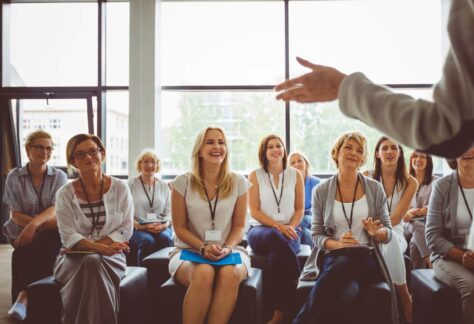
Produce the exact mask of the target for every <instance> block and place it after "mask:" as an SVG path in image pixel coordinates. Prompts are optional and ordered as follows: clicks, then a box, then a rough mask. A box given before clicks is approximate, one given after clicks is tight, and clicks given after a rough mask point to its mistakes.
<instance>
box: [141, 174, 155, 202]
mask: <svg viewBox="0 0 474 324" xmlns="http://www.w3.org/2000/svg"><path fill="white" fill-rule="evenodd" d="M140 181H141V183H142V187H143V191H145V195H146V198H147V199H148V203H149V204H150V211H151V210H152V209H153V202H154V201H155V181H156V179H155V178H153V194H152V196H151V199H150V196H148V192H147V191H146V188H145V184H144V183H143V179H142V176H140Z"/></svg>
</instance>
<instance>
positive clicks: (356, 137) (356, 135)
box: [331, 131, 368, 168]
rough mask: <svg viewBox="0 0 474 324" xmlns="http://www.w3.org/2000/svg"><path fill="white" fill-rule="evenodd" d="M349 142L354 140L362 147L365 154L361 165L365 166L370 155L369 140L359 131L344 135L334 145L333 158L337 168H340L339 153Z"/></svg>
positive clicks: (332, 149)
mask: <svg viewBox="0 0 474 324" xmlns="http://www.w3.org/2000/svg"><path fill="white" fill-rule="evenodd" d="M349 140H354V141H356V142H357V144H359V145H360V146H362V150H363V153H362V161H361V163H360V166H363V165H364V164H365V162H367V155H368V152H367V150H368V149H367V139H366V138H365V136H364V135H362V134H361V133H359V132H357V131H353V132H348V133H344V134H342V135H341V136H339V138H338V139H337V140H336V141H335V142H334V145H333V146H332V148H331V158H332V160H333V161H334V164H336V168H339V163H338V161H337V157H338V155H339V151H340V150H341V147H342V146H343V145H344V144H345V143H347V142H348V141H349Z"/></svg>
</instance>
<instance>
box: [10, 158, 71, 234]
mask: <svg viewBox="0 0 474 324" xmlns="http://www.w3.org/2000/svg"><path fill="white" fill-rule="evenodd" d="M47 168H48V169H47V171H46V177H45V178H44V181H45V183H44V185H43V192H42V193H41V197H40V198H39V197H38V195H37V194H36V192H35V188H34V187H33V185H32V182H31V180H30V176H29V174H28V170H27V167H26V166H24V167H19V168H14V169H12V170H10V172H9V173H8V176H7V179H6V181H5V192H4V194H3V203H4V204H6V205H7V206H8V207H9V209H10V210H12V211H18V212H21V213H23V214H26V215H29V216H31V217H35V216H36V215H38V214H41V213H42V212H43V211H44V210H46V209H48V208H49V207H51V206H54V205H55V204H56V192H57V191H58V189H59V188H60V187H61V186H63V185H65V184H66V183H67V176H66V174H65V173H64V172H63V171H61V170H59V169H56V168H55V167H52V166H49V165H48V166H47ZM22 231H23V227H22V226H20V225H17V224H15V222H13V220H12V219H11V218H10V219H9V220H7V221H6V223H5V225H4V227H3V233H4V234H5V236H6V238H7V239H9V240H14V239H16V238H17V237H18V235H20V233H21V232H22Z"/></svg>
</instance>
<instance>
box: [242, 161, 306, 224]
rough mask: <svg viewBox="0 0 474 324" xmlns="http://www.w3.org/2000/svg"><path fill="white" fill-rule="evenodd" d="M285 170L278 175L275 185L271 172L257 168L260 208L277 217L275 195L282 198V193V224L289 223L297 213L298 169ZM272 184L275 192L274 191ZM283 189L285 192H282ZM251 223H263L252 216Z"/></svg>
mask: <svg viewBox="0 0 474 324" xmlns="http://www.w3.org/2000/svg"><path fill="white" fill-rule="evenodd" d="M283 172H284V174H285V180H284V183H283V187H282V185H281V184H282V182H283ZM283 172H281V173H280V175H279V176H278V179H279V180H278V187H277V186H276V185H275V182H274V178H273V176H272V175H270V177H269V174H268V173H267V172H265V171H264V170H263V169H257V170H256V172H255V173H256V176H257V182H258V189H259V195H260V210H261V211H262V212H263V213H265V214H266V215H268V216H269V217H272V218H273V219H275V216H276V215H277V214H278V205H277V202H276V200H275V195H276V197H277V199H278V200H280V195H281V201H280V214H282V215H283V219H281V220H279V219H278V220H277V221H278V222H280V223H282V224H289V223H290V221H291V218H292V217H293V215H294V214H295V197H296V173H297V172H298V171H297V170H296V169H294V168H291V167H289V168H286V169H285V170H284V171H283ZM272 186H273V190H274V191H275V194H274V193H273V190H272ZM282 190H283V193H281V191H282ZM250 225H253V226H259V225H262V224H260V222H259V221H257V220H256V219H255V218H253V217H252V218H251V219H250Z"/></svg>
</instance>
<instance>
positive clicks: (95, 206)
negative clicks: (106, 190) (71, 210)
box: [73, 187, 105, 232]
mask: <svg viewBox="0 0 474 324" xmlns="http://www.w3.org/2000/svg"><path fill="white" fill-rule="evenodd" d="M73 188H74V187H73ZM75 194H76V193H75ZM76 197H77V194H76ZM77 200H78V201H79V206H80V207H81V211H82V213H83V214H84V215H85V216H86V217H87V219H89V220H90V221H91V232H92V227H93V226H94V217H96V218H97V214H98V215H99V221H98V222H97V224H96V227H95V230H96V232H100V231H101V230H102V228H103V227H104V225H105V206H104V201H103V200H101V201H95V202H91V206H90V207H92V212H93V213H94V214H92V213H91V208H90V207H89V203H88V202H87V201H86V200H83V199H80V198H79V197H77Z"/></svg>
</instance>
